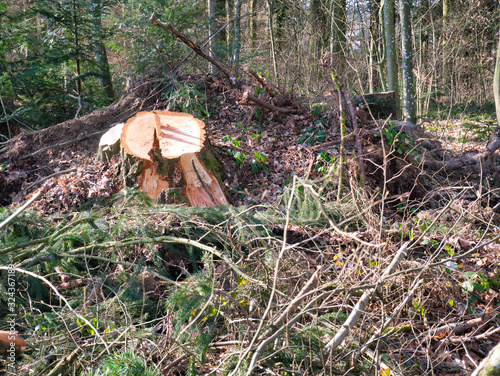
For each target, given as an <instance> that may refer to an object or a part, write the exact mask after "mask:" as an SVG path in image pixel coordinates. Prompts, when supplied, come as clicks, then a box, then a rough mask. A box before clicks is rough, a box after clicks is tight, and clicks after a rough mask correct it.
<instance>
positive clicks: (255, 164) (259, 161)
mask: <svg viewBox="0 0 500 376" xmlns="http://www.w3.org/2000/svg"><path fill="white" fill-rule="evenodd" d="M264 163H266V157H265V156H264V155H262V154H260V153H259V152H255V154H254V155H253V158H252V160H251V161H250V162H249V164H250V167H251V170H252V172H253V173H254V174H256V173H258V172H259V171H261V170H263V169H264Z"/></svg>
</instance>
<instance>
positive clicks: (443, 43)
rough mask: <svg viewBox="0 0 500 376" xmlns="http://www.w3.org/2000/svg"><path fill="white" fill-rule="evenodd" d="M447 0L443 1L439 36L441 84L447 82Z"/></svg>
mask: <svg viewBox="0 0 500 376" xmlns="http://www.w3.org/2000/svg"><path fill="white" fill-rule="evenodd" d="M448 3H449V0H443V29H442V34H441V48H442V50H443V51H442V55H441V56H442V65H443V71H442V72H441V82H442V83H443V84H446V82H447V81H448V80H449V78H448V63H447V59H448V56H447V52H448V51H447V48H446V44H447V42H448V41H447V39H446V30H447V28H448V5H449V4H448Z"/></svg>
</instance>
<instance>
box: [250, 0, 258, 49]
mask: <svg viewBox="0 0 500 376" xmlns="http://www.w3.org/2000/svg"><path fill="white" fill-rule="evenodd" d="M256 11H257V0H250V16H249V19H248V36H249V38H250V46H251V48H252V50H253V49H255V40H256V39H257V22H256V20H255V18H256V17H255V16H256V15H255V14H254V13H255V12H256Z"/></svg>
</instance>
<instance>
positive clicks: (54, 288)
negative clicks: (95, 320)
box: [0, 266, 111, 354]
mask: <svg viewBox="0 0 500 376" xmlns="http://www.w3.org/2000/svg"><path fill="white" fill-rule="evenodd" d="M0 270H9V271H10V270H13V271H15V272H18V273H22V274H27V275H29V276H31V277H34V278H36V279H39V280H41V281H43V282H44V283H45V284H47V286H49V287H50V288H51V289H52V290H53V291H54V293H55V294H56V295H57V296H58V297H59V299H61V300H62V301H63V302H64V304H66V306H67V307H68V309H69V310H70V311H71V312H72V313H73V314H74V315H75V316H77V317H78V318H79V319H80V320H82V321H83V322H84V323H85V324H87V325H88V326H89V327H90V328H91V329H92V330H93V331H94V333H95V334H96V336H97V337H99V339H100V340H101V341H102V344H103V345H104V347H106V350H107V352H108V354H111V351H110V350H109V347H108V344H107V342H106V341H105V340H104V338H102V336H101V335H100V334H99V331H98V330H97V329H96V328H95V326H94V325H93V324H92V323H91V322H90V321H89V320H87V318H86V317H84V316H82V315H80V314H78V312H76V311H75V310H74V309H73V307H72V306H71V304H69V302H68V301H67V300H66V298H65V297H64V296H62V295H61V294H60V293H59V291H58V290H57V289H56V287H55V286H54V285H53V284H52V283H51V282H50V281H49V280H48V279H47V278H45V277H42V276H41V275H38V274H35V273H32V272H30V271H29V270H25V269H19V268H12V267H7V266H0Z"/></svg>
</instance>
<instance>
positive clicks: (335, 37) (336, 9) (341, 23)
mask: <svg viewBox="0 0 500 376" xmlns="http://www.w3.org/2000/svg"><path fill="white" fill-rule="evenodd" d="M331 8H332V32H331V38H330V51H331V52H332V53H341V54H343V55H345V54H346V51H344V47H345V45H346V27H347V20H346V11H345V10H346V0H332V3H331Z"/></svg>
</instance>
